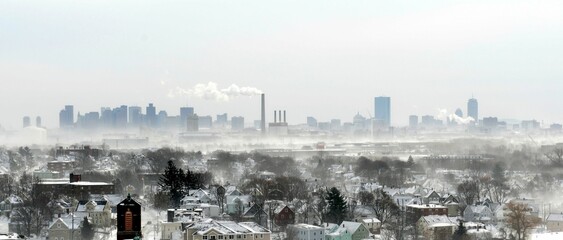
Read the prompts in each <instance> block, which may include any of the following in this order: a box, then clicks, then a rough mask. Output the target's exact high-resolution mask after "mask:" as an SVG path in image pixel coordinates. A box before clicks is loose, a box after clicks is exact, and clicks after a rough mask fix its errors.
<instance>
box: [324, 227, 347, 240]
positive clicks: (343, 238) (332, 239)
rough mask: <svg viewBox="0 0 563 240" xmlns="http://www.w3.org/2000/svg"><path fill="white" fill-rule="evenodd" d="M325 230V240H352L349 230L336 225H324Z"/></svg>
mask: <svg viewBox="0 0 563 240" xmlns="http://www.w3.org/2000/svg"><path fill="white" fill-rule="evenodd" d="M323 226H324V228H325V240H352V234H351V233H350V232H349V231H348V229H346V228H343V227H340V226H338V225H337V224H334V223H327V224H326V225H323Z"/></svg>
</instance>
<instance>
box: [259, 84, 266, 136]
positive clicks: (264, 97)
mask: <svg viewBox="0 0 563 240" xmlns="http://www.w3.org/2000/svg"><path fill="white" fill-rule="evenodd" d="M261 113H262V116H261V117H262V119H261V120H262V122H261V123H260V128H262V129H260V130H261V131H262V134H266V96H265V95H264V94H263V93H262V112H261Z"/></svg>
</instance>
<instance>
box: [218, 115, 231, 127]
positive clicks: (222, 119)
mask: <svg viewBox="0 0 563 240" xmlns="http://www.w3.org/2000/svg"><path fill="white" fill-rule="evenodd" d="M228 121H229V119H228V118H227V114H226V113H223V114H217V120H215V123H217V126H219V127H224V126H226V125H227V122H228Z"/></svg>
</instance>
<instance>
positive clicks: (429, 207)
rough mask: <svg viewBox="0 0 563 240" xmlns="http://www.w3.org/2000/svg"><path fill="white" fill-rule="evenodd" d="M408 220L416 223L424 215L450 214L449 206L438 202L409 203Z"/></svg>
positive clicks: (407, 209)
mask: <svg viewBox="0 0 563 240" xmlns="http://www.w3.org/2000/svg"><path fill="white" fill-rule="evenodd" d="M406 214H407V222H408V223H409V224H414V223H416V222H417V221H418V220H419V219H420V217H422V216H430V215H448V208H447V207H445V206H442V205H436V204H424V205H423V204H409V205H407V206H406Z"/></svg>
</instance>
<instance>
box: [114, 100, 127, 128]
mask: <svg viewBox="0 0 563 240" xmlns="http://www.w3.org/2000/svg"><path fill="white" fill-rule="evenodd" d="M113 117H114V121H113V125H114V127H116V128H126V127H127V106H125V105H121V106H120V107H118V108H114V109H113Z"/></svg>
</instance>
